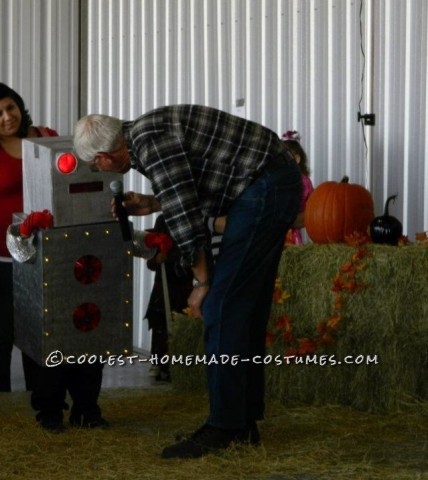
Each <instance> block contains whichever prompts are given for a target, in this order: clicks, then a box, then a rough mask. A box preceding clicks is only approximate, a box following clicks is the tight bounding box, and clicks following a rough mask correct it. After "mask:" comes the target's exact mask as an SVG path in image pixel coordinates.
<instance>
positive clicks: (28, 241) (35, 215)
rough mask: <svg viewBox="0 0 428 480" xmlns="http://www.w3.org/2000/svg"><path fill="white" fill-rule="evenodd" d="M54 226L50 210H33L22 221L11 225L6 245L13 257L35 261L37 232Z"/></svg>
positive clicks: (20, 260)
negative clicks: (35, 235) (35, 237)
mask: <svg viewBox="0 0 428 480" xmlns="http://www.w3.org/2000/svg"><path fill="white" fill-rule="evenodd" d="M52 226H53V216H52V214H51V213H50V212H49V211H48V210H43V212H32V213H30V214H29V215H28V216H27V217H26V218H25V220H24V221H23V222H22V223H16V224H12V225H9V227H8V229H7V233H6V245H7V248H8V250H9V253H10V254H11V256H12V258H13V259H14V260H16V261H17V262H19V263H31V262H32V261H34V259H35V257H36V248H35V246H34V234H35V232H36V231H37V230H39V229H46V228H51V227H52Z"/></svg>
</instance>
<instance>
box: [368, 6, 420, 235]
mask: <svg viewBox="0 0 428 480" xmlns="http://www.w3.org/2000/svg"><path fill="white" fill-rule="evenodd" d="M374 25H375V28H374V39H375V49H374V51H375V54H374V66H375V68H374V75H375V78H374V109H375V111H376V113H377V125H376V127H375V133H374V140H373V192H374V197H375V201H376V206H377V208H378V210H379V211H380V210H381V209H382V205H383V203H384V201H385V200H386V198H387V197H388V196H389V195H392V194H395V193H398V195H399V197H398V199H397V202H396V205H394V206H393V207H392V209H391V210H392V211H391V212H390V213H391V214H392V215H394V216H396V217H398V218H399V219H402V222H403V230H404V232H405V233H407V234H408V235H409V237H410V240H414V235H415V232H418V231H419V232H420V231H424V230H428V218H427V207H428V201H427V200H428V178H427V176H426V170H427V159H428V155H427V153H428V143H427V129H428V124H427V113H428V96H427V93H428V92H427V88H428V71H427V70H428V63H427V44H428V3H427V2H426V1H424V0H416V1H412V2H405V1H402V0H383V1H378V2H375V8H374Z"/></svg>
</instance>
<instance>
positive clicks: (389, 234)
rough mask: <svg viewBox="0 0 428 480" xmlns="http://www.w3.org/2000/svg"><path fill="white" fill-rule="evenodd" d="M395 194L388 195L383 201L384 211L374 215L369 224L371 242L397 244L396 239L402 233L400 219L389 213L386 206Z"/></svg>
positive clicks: (393, 198)
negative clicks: (384, 201) (379, 214)
mask: <svg viewBox="0 0 428 480" xmlns="http://www.w3.org/2000/svg"><path fill="white" fill-rule="evenodd" d="M396 198H397V195H391V196H390V197H388V199H387V201H386V203H385V211H384V213H383V215H382V216H381V217H376V218H375V219H374V220H373V221H372V223H371V225H370V235H371V237H372V241H373V243H386V244H387V245H398V240H399V239H400V237H401V236H402V235H403V225H402V224H401V223H400V221H399V220H398V219H397V218H395V217H392V216H391V215H389V212H388V206H389V202H390V201H391V200H395V199H396Z"/></svg>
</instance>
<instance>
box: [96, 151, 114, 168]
mask: <svg viewBox="0 0 428 480" xmlns="http://www.w3.org/2000/svg"><path fill="white" fill-rule="evenodd" d="M95 158H96V159H97V162H96V165H97V166H98V167H100V168H101V169H102V168H103V167H107V168H109V167H111V166H112V165H113V159H112V158H111V155H109V154H108V153H106V152H98V153H97V154H96V155H95Z"/></svg>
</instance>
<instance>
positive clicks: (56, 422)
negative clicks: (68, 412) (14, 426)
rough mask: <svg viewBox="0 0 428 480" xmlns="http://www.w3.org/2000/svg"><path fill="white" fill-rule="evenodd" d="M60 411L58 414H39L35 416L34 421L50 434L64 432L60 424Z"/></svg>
mask: <svg viewBox="0 0 428 480" xmlns="http://www.w3.org/2000/svg"><path fill="white" fill-rule="evenodd" d="M62 418H63V415H62V411H59V412H43V411H41V412H39V413H38V414H37V415H36V420H37V422H38V423H39V425H40V426H41V427H42V428H44V429H45V430H48V431H49V432H52V433H61V432H63V431H64V424H63V423H62Z"/></svg>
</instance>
